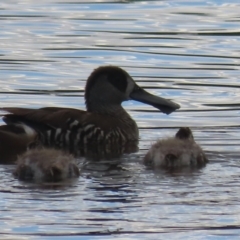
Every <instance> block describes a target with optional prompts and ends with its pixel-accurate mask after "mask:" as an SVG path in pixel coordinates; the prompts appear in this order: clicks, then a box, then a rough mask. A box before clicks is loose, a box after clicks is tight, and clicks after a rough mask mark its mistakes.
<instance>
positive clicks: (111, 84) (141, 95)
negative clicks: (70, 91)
mask: <svg viewBox="0 0 240 240" xmlns="http://www.w3.org/2000/svg"><path fill="white" fill-rule="evenodd" d="M131 99H132V100H136V101H139V102H143V103H146V104H149V105H151V106H153V107H155V108H157V109H159V110H161V111H162V112H163V113H166V114H170V113H171V112H173V111H175V110H176V109H179V108H180V106H179V105H178V104H176V103H174V102H172V101H170V100H167V99H164V98H161V97H157V96H154V95H152V94H150V93H148V92H147V91H145V90H144V89H143V88H141V87H139V86H138V85H137V84H136V83H135V82H134V80H133V79H132V77H131V76H130V75H129V74H128V73H127V72H126V71H124V70H123V69H121V68H119V67H116V66H102V67H99V68H97V69H95V70H94V71H93V72H92V73H91V75H90V76H89V78H88V80H87V84H86V88H85V101H86V107H87V110H88V111H98V110H99V109H101V108H104V107H105V108H107V107H108V106H119V105H121V103H122V102H123V101H127V100H131Z"/></svg>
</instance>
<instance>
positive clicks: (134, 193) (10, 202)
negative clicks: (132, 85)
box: [0, 0, 240, 240]
mask: <svg viewBox="0 0 240 240" xmlns="http://www.w3.org/2000/svg"><path fill="white" fill-rule="evenodd" d="M239 11H240V5H239V3H238V1H231V2H228V3H226V1H217V0H215V1H208V2H205V1H104V0H103V1H91V2H90V1H85V2H84V1H71V2H69V1H62V0H60V1H53V0H51V1H49V0H48V1H46V0H44V1H35V0H32V1H19V2H18V1H16V0H13V1H1V2H0V23H1V28H0V71H1V79H0V84H1V92H0V102H1V107H10V106H11V107H12V106H18V107H33V108H37V107H43V106H65V107H74V108H82V109H84V107H85V106H84V99H83V94H84V85H85V80H86V78H87V77H88V75H89V74H90V72H91V71H92V70H93V69H94V68H96V67H97V66H99V65H107V64H113V65H118V66H120V67H123V68H124V69H125V70H127V71H128V72H129V73H130V75H131V76H132V77H133V78H134V79H135V80H136V82H137V83H138V84H139V85H141V86H143V87H145V88H146V89H147V90H148V91H150V92H151V93H154V94H157V95H161V96H163V97H166V98H171V99H173V100H174V101H175V102H177V103H179V104H181V109H180V110H179V111H177V112H175V113H173V114H171V115H169V116H166V115H163V114H161V113H159V112H158V111H156V109H154V108H152V107H150V106H147V105H143V104H141V103H137V102H133V101H129V102H126V103H124V107H125V108H126V109H127V110H128V112H129V113H130V114H131V115H132V116H133V118H134V119H135V120H136V122H137V124H138V126H139V128H140V136H141V141H140V144H139V148H140V150H139V152H138V153H135V154H130V155H124V156H123V157H122V159H121V162H120V163H119V164H118V167H117V168H116V167H111V166H109V165H106V164H104V163H98V164H96V166H94V165H93V166H89V168H87V169H86V170H84V171H83V173H82V176H81V177H80V178H79V179H78V180H76V181H71V182H64V183H62V184H58V185H39V184H34V183H24V182H20V181H17V180H16V179H14V178H13V177H12V171H13V169H14V166H13V165H4V166H1V168H0V228H1V230H0V238H1V239H26V238H31V239H39V238H42V239H80V238H81V239H113V238H115V239H125V240H126V239H166V238H169V239H229V238H231V239H238V236H239V234H240V229H239V226H240V221H239V215H240V208H239V201H240V198H239V194H238V192H239V187H240V181H239V175H240V167H239V166H240V164H239V156H240V153H239V143H240V139H239V138H240V137H239V136H240V134H239V133H240V131H239V110H240V104H239V97H240V91H239V76H240V67H239V66H240V57H239V44H240V38H239V21H240V18H239ZM1 123H2V122H1ZM180 126H188V127H191V128H192V130H193V133H194V136H195V139H196V141H197V142H198V143H200V144H201V146H202V147H203V148H204V150H206V153H207V155H208V157H209V160H210V163H209V164H208V165H207V166H206V167H205V168H203V169H200V170H197V171H179V172H175V173H171V174H170V173H166V172H163V171H152V170H149V169H146V168H145V167H144V166H143V165H142V163H141V160H142V158H143V156H144V154H145V153H146V150H147V149H148V148H149V147H150V145H151V143H153V142H154V141H156V139H158V138H161V137H164V136H172V135H173V134H175V132H176V131H177V129H178V127H180Z"/></svg>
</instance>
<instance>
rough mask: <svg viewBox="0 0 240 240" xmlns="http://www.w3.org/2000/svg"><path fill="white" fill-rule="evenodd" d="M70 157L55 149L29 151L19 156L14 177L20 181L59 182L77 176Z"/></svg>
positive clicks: (76, 168) (75, 166)
mask: <svg viewBox="0 0 240 240" xmlns="http://www.w3.org/2000/svg"><path fill="white" fill-rule="evenodd" d="M74 160H75V159H74V158H73V156H72V155H70V154H67V153H65V152H63V151H60V150H56V149H47V148H41V149H31V150H29V151H27V152H25V153H24V154H22V155H20V156H19V157H18V160H17V167H16V170H15V171H14V175H15V176H16V177H17V178H18V179H20V180H36V181H48V182H49V181H60V180H64V179H67V178H74V177H78V176H79V169H78V167H77V165H76V164H75V161H74Z"/></svg>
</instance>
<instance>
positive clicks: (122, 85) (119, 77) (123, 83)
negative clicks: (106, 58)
mask: <svg viewBox="0 0 240 240" xmlns="http://www.w3.org/2000/svg"><path fill="white" fill-rule="evenodd" d="M108 81H109V82H110V83H111V84H112V85H113V86H114V87H115V88H117V89H118V90H119V91H121V92H125V91H126V89H127V78H126V76H125V74H123V73H122V72H119V74H115V73H111V74H109V75H108Z"/></svg>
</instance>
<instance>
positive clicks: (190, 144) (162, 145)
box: [144, 127, 208, 168]
mask: <svg viewBox="0 0 240 240" xmlns="http://www.w3.org/2000/svg"><path fill="white" fill-rule="evenodd" d="M206 162H208V160H207V158H206V156H205V154H204V152H203V150H202V148H201V147H200V146H199V145H198V144H197V143H196V142H195V141H194V138H193V134H192V131H191V129H190V128H188V127H184V128H183V127H182V128H180V129H179V130H178V132H177V133H176V135H175V137H171V138H166V139H162V140H159V141H157V142H156V143H155V144H154V145H152V147H151V148H150V149H149V151H148V152H147V154H146V155H145V157H144V164H145V165H148V166H152V167H162V168H176V167H186V166H191V167H195V166H199V167H200V166H204V165H205V164H206Z"/></svg>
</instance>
